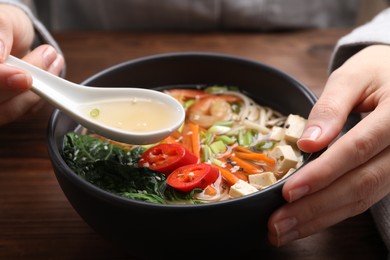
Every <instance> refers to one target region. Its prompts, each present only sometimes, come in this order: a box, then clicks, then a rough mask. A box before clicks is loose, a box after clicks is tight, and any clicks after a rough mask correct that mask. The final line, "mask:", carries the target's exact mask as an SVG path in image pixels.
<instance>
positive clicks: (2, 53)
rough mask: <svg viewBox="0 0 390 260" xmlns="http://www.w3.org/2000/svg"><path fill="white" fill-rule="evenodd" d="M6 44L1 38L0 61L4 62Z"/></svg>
mask: <svg viewBox="0 0 390 260" xmlns="http://www.w3.org/2000/svg"><path fill="white" fill-rule="evenodd" d="M4 56H5V45H4V42H3V41H2V40H0V62H4V60H5V57H4Z"/></svg>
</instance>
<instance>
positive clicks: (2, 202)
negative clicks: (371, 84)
mask: <svg viewBox="0 0 390 260" xmlns="http://www.w3.org/2000/svg"><path fill="white" fill-rule="evenodd" d="M347 32H349V30H347V29H333V30H320V31H316V30H313V31H304V32H288V33H273V34H261V33H230V34H215V33H207V34H164V33H157V34H156V33H149V34H148V33H144V34H142V33H122V32H111V33H99V32H67V33H60V34H56V35H55V38H56V39H57V41H58V42H59V44H60V46H61V47H62V49H63V51H64V55H65V57H66V59H67V76H66V77H67V78H68V79H69V80H71V81H74V82H81V81H83V80H84V79H86V78H87V77H89V76H91V75H93V74H94V73H97V72H99V71H100V70H102V69H105V68H107V67H109V66H111V65H114V64H117V63H120V62H124V61H127V60H130V59H135V58H139V57H143V56H147V55H153V54H161V53H168V52H177V51H207V52H218V53H226V54H232V55H238V56H242V57H245V58H249V59H254V60H257V61H261V62H264V63H266V64H269V65H271V66H274V67H276V68H278V69H281V70H283V71H285V72H287V73H289V74H290V75H292V76H293V77H294V78H296V79H297V80H299V81H301V82H303V83H304V84H305V85H306V86H308V87H310V88H311V89H313V91H314V92H315V93H316V94H317V95H319V94H320V93H321V91H322V88H323V86H324V84H325V82H326V78H327V73H328V71H327V69H328V63H329V59H330V56H331V53H332V50H333V47H334V44H335V43H336V41H337V39H338V38H339V37H341V36H342V35H344V34H346V33H347ZM51 112H52V107H50V106H49V105H46V106H45V107H44V108H43V109H42V110H40V111H39V112H38V113H35V114H32V115H27V116H25V117H23V118H21V119H20V120H18V121H17V122H14V123H11V124H9V125H6V126H2V127H0V259H134V258H131V257H130V256H129V255H128V253H125V252H123V251H121V250H120V249H119V248H117V247H116V246H115V245H112V244H111V243H110V242H108V241H106V240H105V239H104V238H102V237H100V236H99V235H98V234H96V233H95V232H94V231H93V230H92V229H91V228H90V227H89V226H88V225H87V224H86V223H85V222H84V221H83V220H82V219H81V218H80V217H79V215H78V214H77V213H76V212H75V211H74V210H73V208H72V206H71V205H70V204H69V202H68V201H67V199H66V198H65V196H64V194H63V193H62V191H61V189H60V187H59V185H58V183H57V180H56V178H55V176H54V173H53V170H52V168H51V164H50V161H49V159H48V156H47V149H46V126H47V122H48V118H49V116H50V114H51ZM253 259H316V260H317V259H387V251H386V247H385V246H384V244H383V242H382V240H381V238H380V236H379V233H378V232H377V229H376V226H375V223H374V222H373V220H372V218H371V215H370V213H369V212H366V213H363V214H361V215H359V216H356V217H353V218H350V219H347V220H345V221H343V222H342V223H339V224H337V225H335V226H333V227H331V228H328V229H326V230H324V231H322V232H320V233H318V234H316V235H313V236H311V237H308V238H305V239H301V240H299V241H296V242H293V243H291V244H290V245H288V246H285V247H282V248H272V247H270V248H269V249H268V250H265V251H264V254H263V255H261V256H253Z"/></svg>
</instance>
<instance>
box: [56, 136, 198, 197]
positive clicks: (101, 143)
mask: <svg viewBox="0 0 390 260" xmlns="http://www.w3.org/2000/svg"><path fill="white" fill-rule="evenodd" d="M143 151H145V149H144V148H143V147H140V146H138V147H135V148H133V149H131V150H129V149H128V148H127V147H126V148H124V147H122V146H119V145H116V144H112V143H111V142H108V141H106V140H103V139H101V138H100V137H98V136H92V135H84V134H77V133H74V132H72V133H68V134H66V135H65V138H64V144H63V150H62V158H64V161H65V162H66V164H67V165H68V166H69V167H70V168H71V169H72V171H74V172H75V173H76V174H77V175H79V176H80V177H81V178H83V179H85V180H86V181H88V182H90V183H92V184H94V185H96V186H97V187H99V188H101V189H103V190H105V191H108V192H111V193H113V194H117V195H119V196H122V197H126V198H130V199H135V200H139V201H146V202H151V203H158V204H166V203H187V204H194V203H199V201H197V200H194V199H193V197H194V193H195V192H197V190H196V189H194V190H192V191H191V192H180V191H178V190H175V189H173V188H171V187H170V186H168V185H167V184H166V176H165V175H164V174H162V173H160V172H157V171H154V170H152V169H150V168H146V167H137V166H138V160H139V158H140V156H141V153H142V152H143Z"/></svg>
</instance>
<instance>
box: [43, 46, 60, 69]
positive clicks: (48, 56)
mask: <svg viewBox="0 0 390 260" xmlns="http://www.w3.org/2000/svg"><path fill="white" fill-rule="evenodd" d="M42 57H43V61H44V62H45V67H46V68H47V69H48V68H50V66H51V65H52V64H53V62H54V61H55V60H56V58H57V53H56V51H55V50H54V49H53V48H52V47H47V48H46V50H45V51H44V52H43V54H42Z"/></svg>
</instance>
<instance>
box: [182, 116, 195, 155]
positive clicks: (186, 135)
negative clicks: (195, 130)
mask: <svg viewBox="0 0 390 260" xmlns="http://www.w3.org/2000/svg"><path fill="white" fill-rule="evenodd" d="M190 131H191V129H190V126H189V124H188V123H185V124H184V126H183V132H182V139H181V143H182V145H183V146H184V147H185V148H186V149H187V150H189V151H190V152H193V151H192V137H191V132H190Z"/></svg>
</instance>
